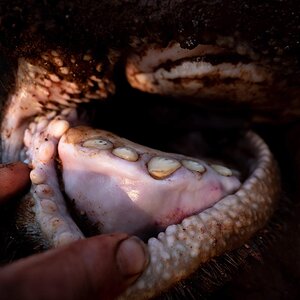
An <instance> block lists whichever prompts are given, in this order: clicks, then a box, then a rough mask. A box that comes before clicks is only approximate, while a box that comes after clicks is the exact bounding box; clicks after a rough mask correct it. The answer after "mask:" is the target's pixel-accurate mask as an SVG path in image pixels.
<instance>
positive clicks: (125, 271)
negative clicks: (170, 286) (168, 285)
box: [0, 234, 148, 300]
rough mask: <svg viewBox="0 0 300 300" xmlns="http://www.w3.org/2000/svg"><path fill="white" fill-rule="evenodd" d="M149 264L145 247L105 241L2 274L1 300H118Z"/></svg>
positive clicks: (78, 245)
mask: <svg viewBox="0 0 300 300" xmlns="http://www.w3.org/2000/svg"><path fill="white" fill-rule="evenodd" d="M147 264H148V255H147V251H146V248H145V245H144V243H142V242H141V241H140V240H139V239H137V238H135V237H133V238H128V236H127V235H126V234H112V235H102V236H96V237H93V238H88V239H86V240H81V241H78V242H75V243H73V244H70V245H68V246H65V247H62V248H60V249H56V250H50V251H48V252H46V253H43V254H39V255H35V256H32V257H30V258H27V259H23V260H21V261H19V262H16V263H14V264H12V265H11V266H6V267H4V268H3V269H2V270H1V271H0V295H1V299H11V300H14V299H45V300H47V299H49V300H50V299H64V300H68V299H114V298H115V297H116V296H117V295H119V294H120V293H121V292H122V291H124V290H125V289H126V287H128V286H129V285H130V284H132V283H133V282H134V281H135V280H136V279H137V278H138V277H139V276H140V274H141V272H142V271H143V270H144V269H145V267H146V265H147Z"/></svg>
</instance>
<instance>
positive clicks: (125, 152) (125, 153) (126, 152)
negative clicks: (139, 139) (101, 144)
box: [112, 147, 139, 161]
mask: <svg viewBox="0 0 300 300" xmlns="http://www.w3.org/2000/svg"><path fill="white" fill-rule="evenodd" d="M112 153H113V154H114V155H116V156H118V157H120V158H122V159H125V160H128V161H137V160H138V158H139V155H138V154H137V152H136V151H135V150H134V149H132V148H129V147H118V148H115V149H114V150H113V151H112Z"/></svg>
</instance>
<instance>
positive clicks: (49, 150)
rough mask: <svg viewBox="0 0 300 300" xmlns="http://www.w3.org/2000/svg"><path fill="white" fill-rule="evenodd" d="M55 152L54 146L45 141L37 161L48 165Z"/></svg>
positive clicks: (39, 150)
mask: <svg viewBox="0 0 300 300" xmlns="http://www.w3.org/2000/svg"><path fill="white" fill-rule="evenodd" d="M54 152H55V146H54V144H53V143H52V142H51V141H45V142H44V143H42V144H41V145H40V147H39V149H38V155H37V159H38V160H40V161H41V162H44V163H47V162H49V161H50V160H51V159H52V158H53V155H54Z"/></svg>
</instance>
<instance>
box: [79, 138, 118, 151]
mask: <svg viewBox="0 0 300 300" xmlns="http://www.w3.org/2000/svg"><path fill="white" fill-rule="evenodd" d="M82 146H83V147H87V148H97V149H100V150H108V149H111V148H112V147H113V144H112V143H111V142H110V141H107V140H104V139H100V138H98V139H92V140H87V141H85V142H83V144H82Z"/></svg>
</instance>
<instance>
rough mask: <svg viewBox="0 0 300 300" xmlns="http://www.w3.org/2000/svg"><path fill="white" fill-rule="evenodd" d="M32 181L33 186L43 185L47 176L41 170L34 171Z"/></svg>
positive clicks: (32, 171)
mask: <svg viewBox="0 0 300 300" xmlns="http://www.w3.org/2000/svg"><path fill="white" fill-rule="evenodd" d="M30 180H31V182H32V183H33V184H41V183H43V182H45V180H46V174H45V172H44V171H43V170H41V169H33V170H31V172H30Z"/></svg>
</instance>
